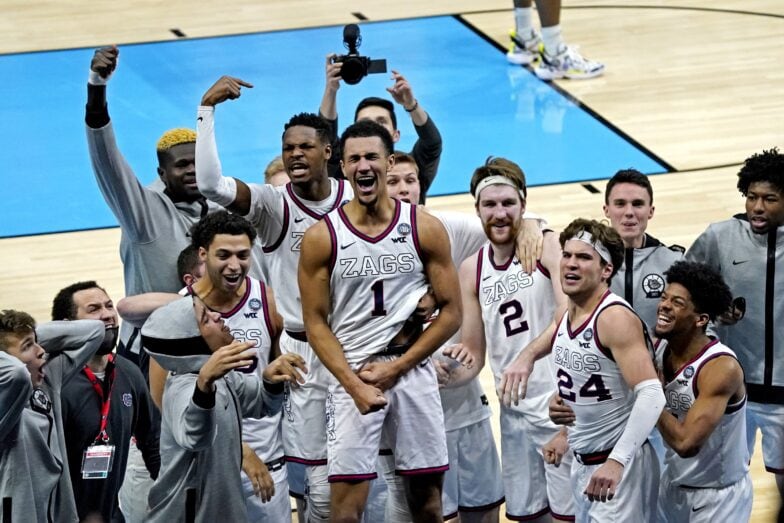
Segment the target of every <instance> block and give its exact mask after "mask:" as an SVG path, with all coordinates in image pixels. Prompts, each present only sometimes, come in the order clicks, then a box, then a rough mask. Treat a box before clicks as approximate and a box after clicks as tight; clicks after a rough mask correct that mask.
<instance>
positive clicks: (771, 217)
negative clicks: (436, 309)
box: [686, 148, 784, 497]
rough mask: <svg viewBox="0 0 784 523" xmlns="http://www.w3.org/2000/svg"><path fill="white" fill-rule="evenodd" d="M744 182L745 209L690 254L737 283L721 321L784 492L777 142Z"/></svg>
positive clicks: (783, 277)
mask: <svg viewBox="0 0 784 523" xmlns="http://www.w3.org/2000/svg"><path fill="white" fill-rule="evenodd" d="M738 190H739V191H740V193H741V194H742V195H743V196H744V197H745V198H746V212H745V214H738V215H735V216H733V217H732V218H731V219H729V220H725V221H722V222H718V223H713V224H711V225H710V226H709V227H708V229H707V230H706V231H705V232H703V233H702V234H701V235H700V236H699V237H698V238H697V240H696V241H695V242H694V244H693V245H692V246H691V248H690V249H689V251H688V253H687V254H686V257H687V259H689V260H695V261H701V262H703V263H705V264H706V265H708V266H709V267H711V268H713V269H714V270H716V271H718V272H719V273H720V274H721V275H722V277H723V278H724V281H726V282H727V285H729V287H730V290H731V291H732V294H733V298H734V299H733V301H732V307H731V311H730V312H729V313H727V314H724V315H722V316H720V317H719V322H718V324H717V326H716V329H717V332H718V334H719V337H720V338H721V340H722V341H723V342H724V343H726V344H727V345H729V346H730V347H732V349H733V350H734V351H735V353H736V354H737V356H738V360H739V361H740V363H741V365H742V366H743V371H744V373H745V382H746V392H747V394H748V397H749V404H748V408H747V410H746V417H747V419H746V422H747V423H746V428H747V431H748V445H749V452H750V453H753V452H754V442H755V440H756V433H757V429H760V430H761V431H762V453H763V458H764V461H765V469H766V470H767V471H768V472H772V473H774V474H775V475H776V484H777V485H778V488H779V494H781V495H782V497H784V364H782V363H781V362H782V361H783V359H784V300H783V299H782V289H784V155H782V154H781V153H780V152H779V151H778V150H777V149H775V148H774V149H770V150H768V151H763V152H762V153H760V154H755V155H753V156H751V157H749V158H747V159H746V161H745V163H744V164H743V167H742V168H741V170H740V172H739V173H738Z"/></svg>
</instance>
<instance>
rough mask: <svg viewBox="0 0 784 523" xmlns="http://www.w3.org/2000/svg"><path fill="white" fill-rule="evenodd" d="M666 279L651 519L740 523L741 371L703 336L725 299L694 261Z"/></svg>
mask: <svg viewBox="0 0 784 523" xmlns="http://www.w3.org/2000/svg"><path fill="white" fill-rule="evenodd" d="M666 277H667V287H666V289H665V291H664V294H663V295H662V298H661V301H660V302H659V314H658V319H657V321H656V335H657V336H658V337H659V338H660V341H659V343H658V345H657V360H658V365H659V368H660V369H661V371H662V377H663V383H664V394H665V396H666V398H667V406H666V407H665V410H664V412H662V414H661V416H660V417H659V423H658V427H659V431H660V432H661V434H662V436H663V437H664V441H665V443H666V445H667V447H666V449H667V452H666V455H665V469H664V473H663V474H662V483H661V486H660V489H659V515H660V517H661V519H662V521H671V522H680V521H691V522H697V521H704V522H706V523H707V522H713V521H748V520H749V517H751V498H752V485H751V478H750V477H749V453H748V449H747V448H746V389H745V386H744V385H743V369H741V366H740V364H739V363H738V360H737V359H736V358H735V353H734V352H732V350H730V349H729V348H728V347H727V346H726V345H723V344H722V343H720V342H719V340H717V339H715V338H713V339H711V338H709V337H708V336H707V335H706V333H705V329H706V327H707V325H708V322H709V321H715V320H716V318H717V317H718V315H720V314H722V313H724V312H725V311H727V310H728V309H729V307H730V303H731V301H732V294H730V290H729V288H728V287H727V285H726V284H725V283H724V280H722V279H721V276H720V275H719V274H718V273H716V272H715V271H713V270H712V269H711V268H709V267H708V266H706V265H703V264H701V263H694V262H677V263H675V264H674V265H673V266H672V267H670V268H669V269H668V270H667V272H666Z"/></svg>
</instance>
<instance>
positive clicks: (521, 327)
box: [498, 300, 528, 338]
mask: <svg viewBox="0 0 784 523" xmlns="http://www.w3.org/2000/svg"><path fill="white" fill-rule="evenodd" d="M507 311H510V312H509V314H507ZM498 312H500V313H501V316H503V317H504V327H505V328H506V337H507V338H508V337H510V336H514V335H515V334H518V333H520V332H525V331H527V330H528V322H527V321H525V320H520V318H522V317H523V306H522V305H520V302H519V301H517V300H512V301H508V302H506V303H504V304H502V305H501V307H500V308H499V309H498ZM515 320H520V322H519V323H518V324H517V325H512V322H513V321H515Z"/></svg>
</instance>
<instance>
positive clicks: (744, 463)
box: [656, 339, 749, 488]
mask: <svg viewBox="0 0 784 523" xmlns="http://www.w3.org/2000/svg"><path fill="white" fill-rule="evenodd" d="M668 352H669V351H668V349H667V342H666V341H664V340H662V341H660V342H659V343H658V345H657V346H656V356H657V360H658V364H659V368H662V362H663V361H665V360H666V358H667V354H668ZM719 356H729V357H731V358H733V359H735V353H734V352H733V351H732V350H731V349H730V348H729V347H727V346H726V345H723V344H721V343H719V340H717V339H714V340H712V341H711V342H710V343H708V344H707V345H706V346H705V347H703V348H702V350H701V351H700V353H699V354H697V355H696V356H695V357H694V358H692V359H691V360H690V361H689V362H687V363H686V364H684V365H683V366H682V367H681V368H680V369H678V371H677V372H676V373H675V374H674V375H673V377H672V380H671V381H669V382H667V384H666V385H665V386H664V395H665V396H666V398H667V407H666V409H667V411H668V412H671V413H672V414H674V415H675V416H677V418H678V420H683V418H684V417H686V414H687V413H688V412H689V409H690V408H691V406H692V405H693V404H694V401H695V400H696V399H697V396H698V395H699V390H698V388H697V380H698V378H699V376H700V371H701V370H702V368H703V367H704V366H705V364H706V363H708V362H709V361H711V360H712V359H714V358H718V357H719ZM665 445H666V442H665ZM664 463H665V466H666V468H665V471H664V474H665V476H666V477H667V479H668V481H669V482H670V483H672V484H673V485H684V486H689V487H700V488H704V487H709V488H723V487H726V486H729V485H732V484H733V483H735V482H736V481H738V480H739V479H741V478H742V477H743V476H745V475H746V473H747V472H748V470H749V452H748V447H747V444H746V398H745V397H743V398H742V399H740V400H739V401H737V402H736V403H734V404H729V405H727V408H726V410H725V411H724V415H723V416H722V417H721V421H719V424H718V425H716V428H715V429H714V430H713V432H712V433H711V435H710V436H709V437H708V439H707V440H706V441H705V443H704V444H703V445H702V447H701V448H700V451H699V453H698V454H697V455H696V456H693V457H691V458H681V457H680V456H678V454H677V453H675V451H673V450H672V449H671V448H670V447H669V446H666V453H665V457H664Z"/></svg>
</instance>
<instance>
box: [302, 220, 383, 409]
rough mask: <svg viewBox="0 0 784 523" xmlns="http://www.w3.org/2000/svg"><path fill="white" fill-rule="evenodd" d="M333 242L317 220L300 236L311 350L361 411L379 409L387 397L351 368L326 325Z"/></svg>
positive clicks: (305, 310) (322, 223) (304, 309)
mask: <svg viewBox="0 0 784 523" xmlns="http://www.w3.org/2000/svg"><path fill="white" fill-rule="evenodd" d="M331 253H332V244H331V241H330V237H329V231H328V230H327V225H326V223H324V222H323V221H321V222H318V223H317V224H315V225H313V226H312V227H311V228H310V229H308V230H307V232H306V233H305V236H304V237H303V239H302V248H301V251H300V258H299V271H298V273H297V279H298V281H299V290H300V295H301V297H302V318H303V320H304V323H305V330H306V331H307V336H308V340H309V341H310V344H311V346H312V347H313V351H314V352H315V353H316V355H317V356H318V357H319V359H320V360H321V362H322V363H323V364H324V366H325V367H327V369H328V370H329V371H330V372H331V373H332V375H333V376H335V378H336V379H337V380H338V381H339V382H340V384H341V385H342V386H343V387H344V388H345V389H346V392H348V393H349V394H350V395H351V397H352V398H353V399H354V403H356V405H357V408H358V409H359V411H360V412H361V413H363V414H367V413H368V412H372V411H375V410H379V409H381V408H383V407H384V405H386V403H387V401H386V398H385V397H384V394H383V393H382V391H381V389H379V388H377V387H374V386H372V385H368V384H367V383H365V382H363V381H362V380H361V379H359V377H358V376H357V375H356V374H355V373H354V371H353V370H351V367H350V366H349V364H348V361H346V357H345V355H344V354H343V347H341V345H340V342H339V341H338V339H337V338H336V337H335V334H334V333H333V332H332V329H330V327H329V323H328V317H329V312H330V285H329V258H330V256H331Z"/></svg>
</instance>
